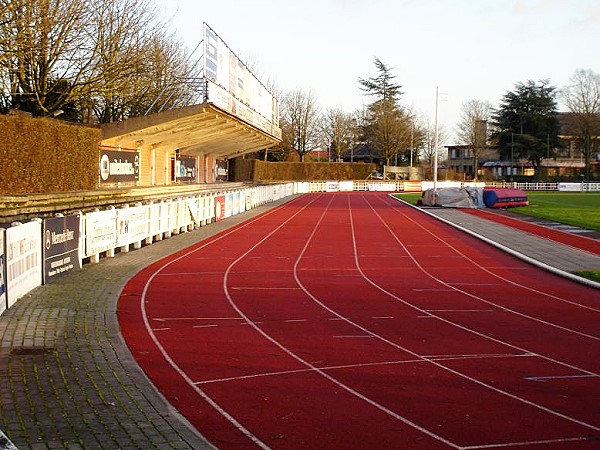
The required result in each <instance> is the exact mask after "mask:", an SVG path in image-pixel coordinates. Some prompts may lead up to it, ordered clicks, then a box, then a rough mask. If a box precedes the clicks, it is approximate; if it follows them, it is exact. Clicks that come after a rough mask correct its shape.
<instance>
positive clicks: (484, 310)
mask: <svg viewBox="0 0 600 450" xmlns="http://www.w3.org/2000/svg"><path fill="white" fill-rule="evenodd" d="M423 311H425V312H496V311H498V310H497V309H424V310H423Z"/></svg>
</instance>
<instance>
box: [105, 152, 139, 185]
mask: <svg viewBox="0 0 600 450" xmlns="http://www.w3.org/2000/svg"><path fill="white" fill-rule="evenodd" d="M139 179H140V155H139V153H138V152H132V151H129V152H126V151H119V150H104V149H101V150H100V182H101V183H119V182H126V181H139Z"/></svg>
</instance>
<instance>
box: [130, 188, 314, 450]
mask: <svg viewBox="0 0 600 450" xmlns="http://www.w3.org/2000/svg"><path fill="white" fill-rule="evenodd" d="M299 198H300V197H299ZM314 201H315V200H313V201H311V202H309V203H307V204H306V205H304V206H303V207H302V208H300V209H299V210H298V211H297V212H296V213H295V214H293V215H292V216H290V217H289V218H288V219H287V220H285V221H284V222H283V223H282V224H281V225H279V227H277V228H276V230H277V229H279V228H281V227H282V226H283V225H285V224H286V223H287V222H288V221H290V220H291V219H292V218H294V217H295V216H297V215H298V214H300V212H302V211H303V210H304V209H305V208H307V207H308V205H310V204H311V203H312V202H314ZM292 202H294V200H292ZM288 205H289V203H288ZM282 207H283V206H279V207H276V208H273V209H272V210H270V211H267V212H265V213H263V214H261V215H260V216H258V217H256V218H254V219H250V220H248V221H246V222H244V223H242V224H241V225H240V226H237V227H235V228H232V229H230V230H228V231H226V232H224V233H223V234H220V235H218V236H217V237H214V238H212V239H210V240H207V241H206V242H204V243H203V244H202V245H199V246H198V247H195V248H192V249H191V250H189V251H187V252H185V253H183V254H181V255H180V256H178V257H176V258H174V259H172V260H169V261H167V262H166V263H165V264H163V265H162V266H161V267H159V268H157V269H156V271H154V273H152V275H150V277H149V278H148V280H147V281H146V284H145V285H144V290H143V292H142V295H141V298H140V303H139V305H140V310H141V312H142V318H143V320H144V326H145V328H146V331H147V332H148V335H149V336H150V338H151V339H152V341H153V342H154V345H156V347H157V348H158V350H159V351H160V353H161V354H162V356H163V358H164V360H165V361H166V362H167V364H169V365H170V366H171V367H172V368H173V369H174V370H175V371H176V372H177V373H178V374H179V376H180V377H181V378H182V379H183V380H184V382H185V383H186V384H188V385H189V386H190V387H192V389H194V391H195V392H196V393H197V394H198V395H199V396H200V397H201V398H202V399H204V401H206V402H207V403H208V404H209V405H211V406H212V407H213V408H214V409H215V411H217V412H218V413H219V414H221V415H222V416H223V417H224V418H225V419H226V420H228V421H229V422H230V423H231V424H232V425H233V426H234V427H235V428H236V429H237V430H238V431H240V433H242V434H243V435H244V436H246V437H247V438H248V439H249V440H250V441H252V442H253V443H254V444H255V445H256V446H258V447H259V448H261V449H263V450H269V449H270V447H269V446H268V445H267V444H265V443H264V442H262V441H261V440H260V439H259V438H258V437H257V436H255V435H254V434H253V433H252V432H250V430H248V429H247V428H246V427H244V426H243V425H242V424H241V423H240V422H239V421H238V420H237V419H236V418H235V417H233V416H232V415H231V414H229V413H228V412H227V410H225V408H223V407H222V406H221V405H219V404H218V403H217V402H216V401H215V400H214V399H213V398H212V397H211V396H210V395H208V394H207V393H206V392H204V391H203V390H202V389H200V388H199V387H198V386H196V385H195V384H194V382H193V381H192V380H191V378H190V377H189V376H188V374H187V373H186V372H185V371H184V370H183V369H182V368H181V367H180V366H179V365H178V364H177V363H176V362H175V360H173V358H172V357H171V356H170V355H169V353H168V352H167V350H166V349H165V348H164V347H163V345H162V344H161V342H160V341H159V339H158V337H157V336H156V334H155V333H154V330H152V327H151V325H150V319H149V317H148V312H147V310H146V301H147V300H146V296H147V295H148V290H149V289H150V285H151V284H152V282H153V281H154V279H155V278H156V277H157V276H158V275H159V274H160V273H161V272H162V271H163V270H164V269H165V268H167V267H169V266H171V265H172V264H174V263H175V262H178V261H180V260H182V259H184V258H186V257H189V256H191V255H193V254H194V253H196V252H197V251H199V250H201V249H204V248H205V247H208V246H210V245H213V244H215V243H216V242H219V241H221V240H223V239H225V238H227V237H228V236H230V235H232V234H235V233H237V232H238V231H239V230H242V229H244V228H246V227H247V226H249V225H252V224H254V222H257V221H259V220H262V219H264V218H265V217H268V216H270V215H271V214H273V213H274V212H276V211H278V210H279V209H280V208H282ZM274 232H275V231H273V233H274ZM271 234H272V233H271ZM246 319H247V318H246Z"/></svg>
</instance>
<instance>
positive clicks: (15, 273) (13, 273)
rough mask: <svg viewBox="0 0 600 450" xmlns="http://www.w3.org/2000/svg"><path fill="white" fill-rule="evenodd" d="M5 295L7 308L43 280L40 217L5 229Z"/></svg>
mask: <svg viewBox="0 0 600 450" xmlns="http://www.w3.org/2000/svg"><path fill="white" fill-rule="evenodd" d="M5 233H6V234H5V238H6V254H5V255H6V298H7V306H8V307H9V308H10V307H11V306H12V305H14V304H15V302H16V301H17V300H18V299H19V298H20V297H22V296H23V295H25V294H27V293H28V292H29V291H31V290H32V289H34V288H36V287H38V286H40V285H41V284H42V221H41V220H34V221H31V222H27V223H24V224H20V225H16V226H13V227H10V228H7V229H6V232H5Z"/></svg>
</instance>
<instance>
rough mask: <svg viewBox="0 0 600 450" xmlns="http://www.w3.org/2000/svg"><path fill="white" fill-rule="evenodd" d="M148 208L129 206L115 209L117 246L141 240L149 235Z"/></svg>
mask: <svg viewBox="0 0 600 450" xmlns="http://www.w3.org/2000/svg"><path fill="white" fill-rule="evenodd" d="M149 222H150V208H149V207H148V206H131V207H126V208H121V209H119V210H118V211H117V247H123V246H125V245H129V244H133V243H134V242H141V241H143V240H144V239H146V238H147V237H148V236H150V230H149V228H150V223H149Z"/></svg>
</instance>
